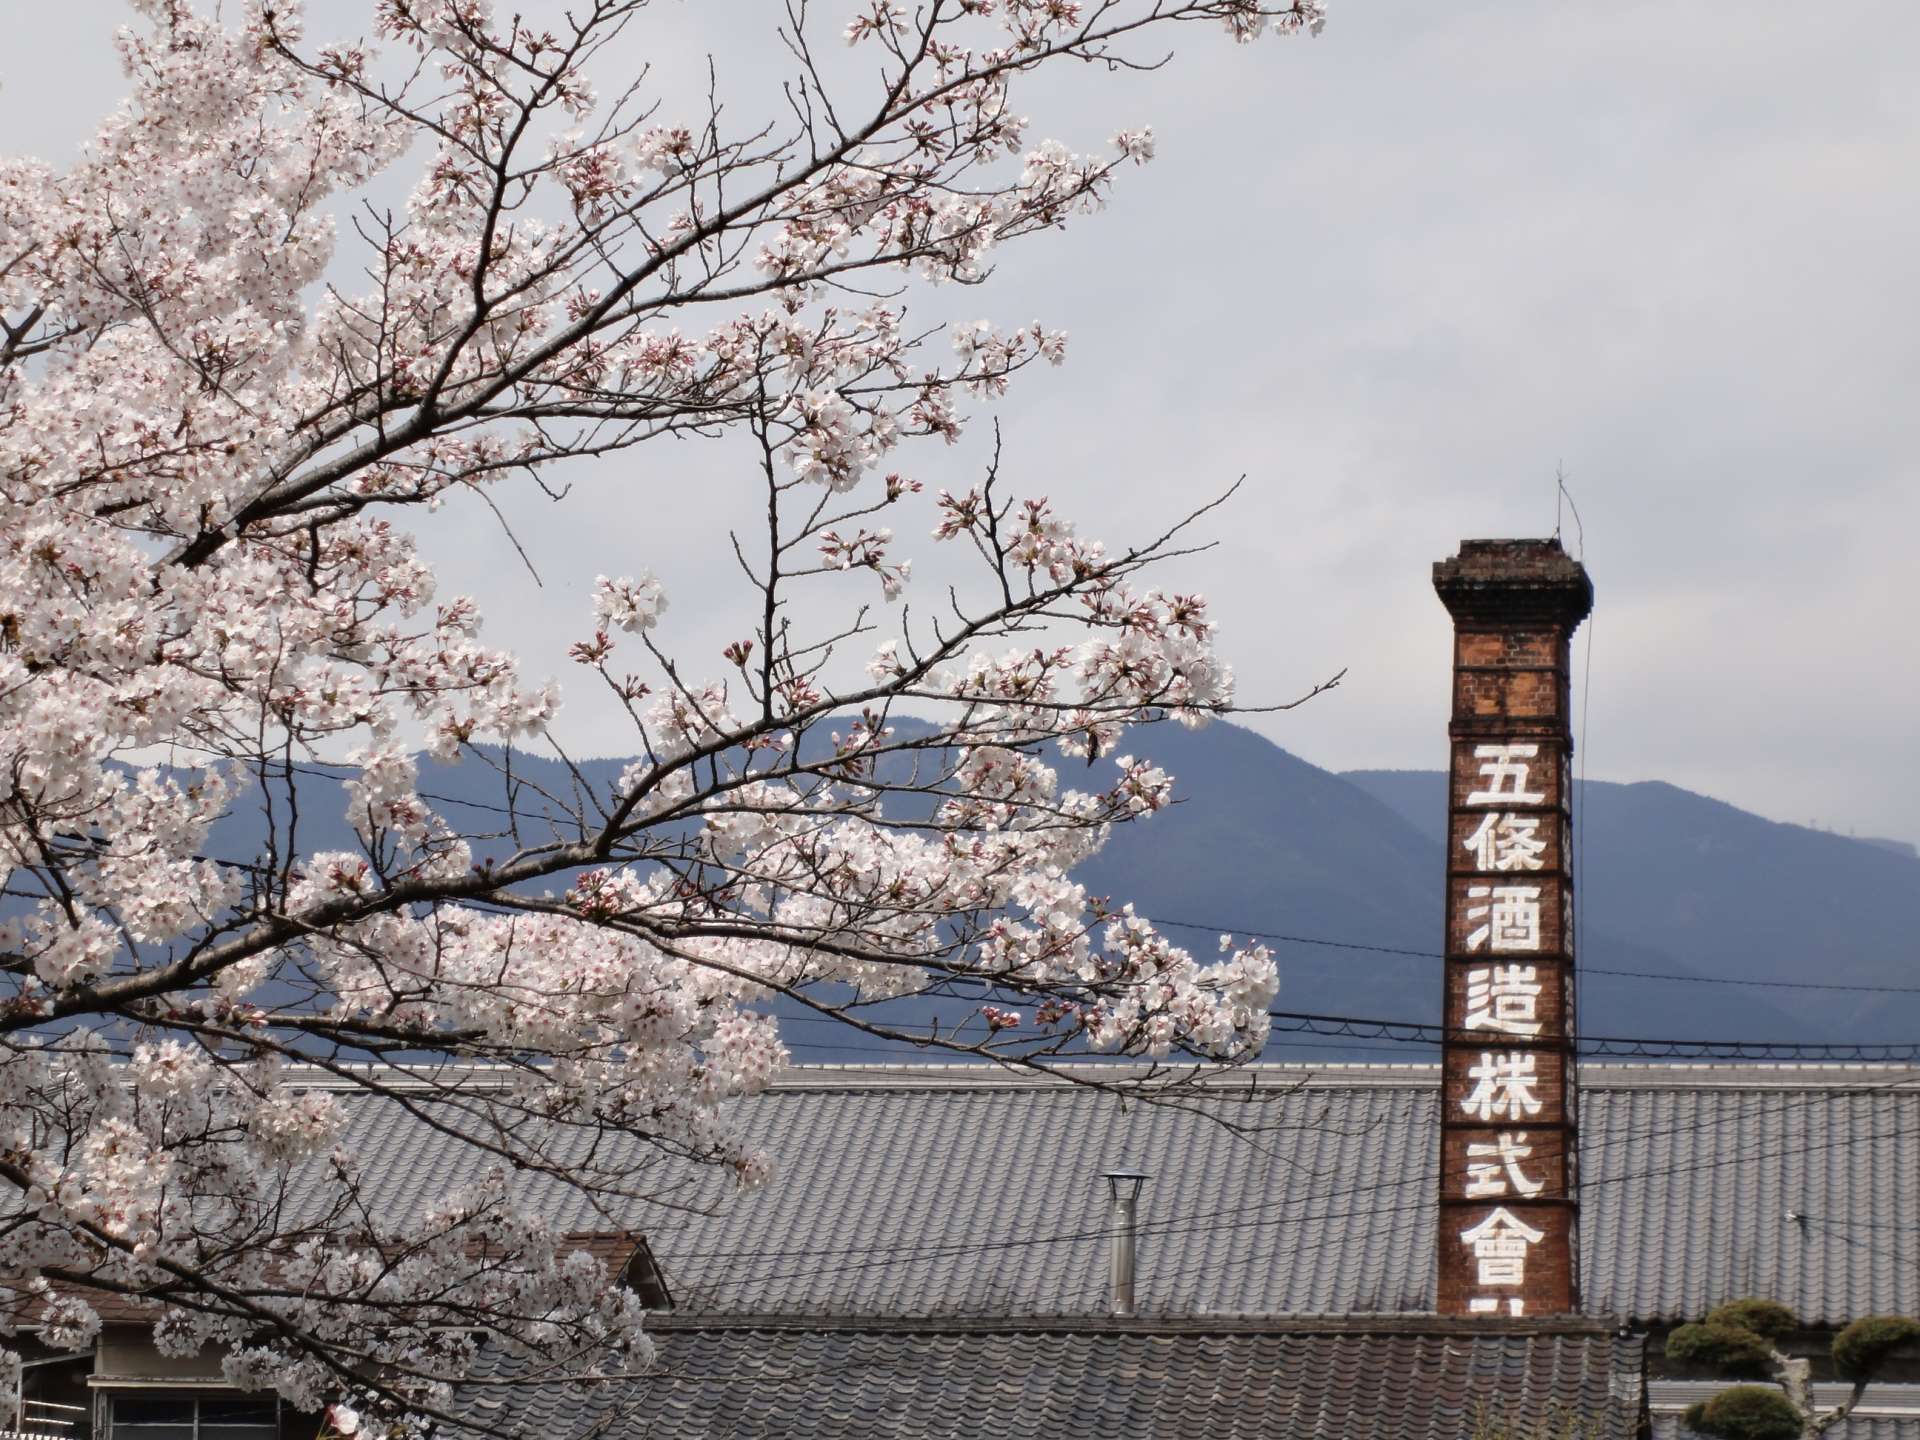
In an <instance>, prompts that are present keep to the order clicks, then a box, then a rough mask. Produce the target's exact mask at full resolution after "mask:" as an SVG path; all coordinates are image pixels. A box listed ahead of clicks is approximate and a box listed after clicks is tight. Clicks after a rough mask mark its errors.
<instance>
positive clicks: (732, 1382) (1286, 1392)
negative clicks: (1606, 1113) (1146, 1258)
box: [476, 1326, 1642, 1440]
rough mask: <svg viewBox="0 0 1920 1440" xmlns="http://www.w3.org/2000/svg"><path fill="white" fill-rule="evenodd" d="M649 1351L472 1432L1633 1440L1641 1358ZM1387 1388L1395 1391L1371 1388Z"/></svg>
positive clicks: (1194, 1334)
mask: <svg viewBox="0 0 1920 1440" xmlns="http://www.w3.org/2000/svg"><path fill="white" fill-rule="evenodd" d="M658 1339H659V1346H660V1351H659V1356H658V1361H657V1370H656V1373H655V1374H653V1375H651V1376H649V1377H648V1378H646V1379H642V1380H637V1381H634V1382H631V1383H626V1384H620V1385H616V1386H610V1387H608V1389H607V1390H605V1391H603V1392H601V1393H600V1394H599V1395H598V1396H597V1397H596V1398H595V1399H594V1400H593V1401H591V1402H589V1409H588V1411H587V1413H585V1414H583V1413H582V1410H581V1407H580V1405H579V1403H578V1401H577V1400H576V1399H575V1398H574V1396H573V1395H572V1394H571V1393H570V1392H566V1391H561V1390H557V1389H550V1390H546V1391H544V1392H542V1391H538V1390H535V1391H524V1390H522V1391H514V1392H509V1394H510V1397H511V1398H506V1399H503V1400H498V1401H494V1402H483V1408H482V1409H480V1410H477V1411H476V1417H477V1418H488V1419H510V1420H511V1421H512V1422H514V1423H515V1424H517V1425H518V1426H519V1427H520V1428H522V1429H523V1430H524V1431H525V1432H526V1433H532V1434H539V1433H552V1434H560V1433H565V1434H578V1433H581V1431H582V1430H583V1429H590V1430H592V1431H595V1432H600V1431H604V1432H605V1433H608V1434H612V1435H616V1436H618V1435H638V1434H644V1435H645V1436H647V1437H648V1440H719V1437H722V1436H724V1437H729V1440H753V1437H774V1436H779V1437H783V1440H788V1437H790V1440H894V1437H903V1440H962V1437H966V1440H972V1437H976V1436H982V1435H992V1436H995V1437H1004V1440H1152V1437H1165V1436H1172V1435H1207V1436H1210V1437H1218V1440H1255V1437H1261V1440H1269V1437H1271V1440H1320V1437H1325V1440H1352V1437H1361V1436H1369V1437H1371V1436H1382V1437H1386V1436H1391V1437H1394V1440H1461V1437H1462V1436H1465V1435H1467V1434H1469V1433H1470V1431H1471V1428H1472V1424H1473V1419H1474V1416H1475V1414H1476V1409H1477V1407H1481V1406H1493V1407H1499V1409H1500V1413H1503V1414H1504V1415H1506V1416H1507V1417H1508V1418H1511V1419H1515V1420H1524V1421H1529V1422H1531V1421H1534V1420H1544V1419H1547V1418H1549V1417H1550V1416H1552V1415H1554V1414H1556V1413H1560V1412H1562V1411H1565V1412H1571V1413H1573V1414H1576V1415H1579V1416H1581V1417H1583V1418H1585V1419H1589V1420H1591V1421H1593V1422H1595V1423H1596V1425H1597V1427H1598V1428H1597V1429H1595V1430H1594V1431H1593V1432H1592V1433H1593V1434H1594V1436H1595V1440H1630V1437H1632V1436H1634V1435H1635V1434H1636V1433H1637V1429H1636V1427H1637V1424H1638V1420H1639V1415H1640V1380H1641V1366H1642V1351H1641V1341H1639V1340H1638V1339H1634V1338H1619V1337H1615V1336H1612V1335H1609V1334H1607V1333H1605V1332H1604V1331H1597V1332H1595V1333H1588V1334H1531V1335H1529V1334H1490V1333H1479V1334H1472V1335H1467V1334H1463V1333H1461V1332H1460V1328H1459V1327H1458V1326H1455V1327H1453V1328H1452V1329H1451V1330H1448V1329H1446V1328H1444V1327H1440V1326H1429V1327H1428V1328H1427V1329H1426V1330H1425V1331H1424V1332H1416V1333H1399V1334H1396V1333H1351V1332H1348V1333H1330V1334H1329V1333H1318V1334H1316V1333H1300V1332H1297V1331H1296V1332H1293V1333H1274V1332H1271V1331H1268V1332H1259V1333H1231V1332H1228V1333H1204V1332H1200V1331H1195V1330H1187V1329H1183V1330H1172V1331H1166V1332H1162V1333H1148V1332H1143V1331H1131V1332H1128V1331H1121V1332H1112V1331H1107V1332H1101V1331H1098V1330H1082V1331H1071V1330H1067V1331H1063V1330H1059V1329H1052V1330H1046V1331H1039V1332H1032V1331H1024V1330H1018V1329H984V1330H983V1329H972V1330H966V1329H945V1330H942V1329H939V1328H932V1329H906V1330H902V1329H873V1328H854V1327H845V1328H836V1327H828V1328H821V1329H799V1330H761V1329H749V1328H720V1329H704V1330H682V1329H672V1330H669V1331H667V1332H666V1333H664V1334H662V1335H661V1336H659V1337H658ZM1388 1375H1390V1376H1392V1377H1394V1380H1395V1383H1393V1384H1390V1385H1383V1384H1381V1383H1380V1378H1381V1377H1382V1376H1388ZM503 1409H505V1410H506V1411H508V1413H506V1414H502V1410H503ZM561 1427H564V1429H562V1428H561ZM1527 1433H1532V1432H1531V1431H1528V1432H1527ZM1581 1433H1582V1434H1583V1435H1585V1434H1587V1433H1588V1432H1587V1431H1584V1430H1583V1431H1582V1432H1581Z"/></svg>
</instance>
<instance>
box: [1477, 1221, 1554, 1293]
mask: <svg viewBox="0 0 1920 1440" xmlns="http://www.w3.org/2000/svg"><path fill="white" fill-rule="evenodd" d="M1542 1238H1543V1237H1542V1235H1541V1232H1540V1231H1538V1230H1536V1229H1534V1228H1533V1227H1532V1226H1531V1225H1529V1224H1527V1222H1526V1221H1524V1220H1522V1219H1520V1218H1519V1217H1518V1216H1517V1215H1515V1214H1514V1213H1513V1212H1512V1211H1511V1210H1508V1209H1507V1208H1506V1207H1505V1206H1504V1205H1502V1206H1499V1207H1498V1208H1496V1209H1495V1210H1494V1212H1493V1213H1492V1214H1491V1215H1489V1216H1487V1218H1486V1219H1484V1220H1482V1221H1481V1222H1480V1223H1479V1224H1478V1225H1474V1226H1472V1227H1470V1228H1468V1229H1465V1230H1462V1231H1461V1232H1460V1240H1461V1243H1462V1244H1465V1245H1471V1246H1472V1247H1473V1257H1474V1259H1475V1260H1477V1261H1478V1262H1479V1282H1480V1284H1482V1285H1519V1284H1522V1283H1524V1282H1525V1280H1526V1278H1527V1251H1528V1249H1529V1248H1530V1247H1532V1246H1534V1245H1537V1244H1539V1243H1540V1241H1541V1239H1542Z"/></svg>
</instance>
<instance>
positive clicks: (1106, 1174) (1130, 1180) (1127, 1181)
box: [1100, 1170, 1153, 1200]
mask: <svg viewBox="0 0 1920 1440" xmlns="http://www.w3.org/2000/svg"><path fill="white" fill-rule="evenodd" d="M1100 1178H1101V1179H1102V1180H1104V1181H1106V1182H1107V1193H1108V1194H1110V1195H1112V1196H1113V1198H1114V1199H1116V1200H1118V1199H1121V1198H1122V1196H1121V1193H1120V1191H1121V1187H1122V1186H1126V1187H1128V1188H1127V1192H1126V1195H1125V1198H1126V1199H1128V1200H1135V1199H1138V1198H1139V1196H1140V1187H1141V1186H1142V1185H1145V1184H1146V1183H1147V1181H1149V1180H1151V1179H1152V1178H1153V1176H1151V1175H1149V1174H1148V1173H1147V1172H1146V1171H1144V1170H1102V1171H1101V1172H1100Z"/></svg>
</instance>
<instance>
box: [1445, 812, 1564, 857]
mask: <svg viewBox="0 0 1920 1440" xmlns="http://www.w3.org/2000/svg"><path fill="white" fill-rule="evenodd" d="M1460 848H1461V849H1462V850H1465V851H1467V852H1468V853H1469V854H1471V855H1472V856H1473V863H1474V867H1475V868H1476V869H1480V870H1540V869H1544V868H1545V866H1546V862H1545V861H1544V860H1542V859H1541V858H1540V856H1541V854H1542V853H1543V852H1544V851H1545V850H1546V848H1547V842H1546V841H1544V840H1542V839H1541V838H1540V817H1539V816H1538V815H1514V814H1511V813H1510V812H1508V811H1505V810H1497V811H1494V812H1493V813H1492V814H1489V815H1485V816H1482V817H1481V820H1480V828H1479V829H1477V830H1475V831H1474V832H1473V834H1471V835H1469V836H1468V837H1467V838H1466V839H1465V840H1463V841H1461V842H1460Z"/></svg>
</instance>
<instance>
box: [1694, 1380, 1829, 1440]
mask: <svg viewBox="0 0 1920 1440" xmlns="http://www.w3.org/2000/svg"><path fill="white" fill-rule="evenodd" d="M1686 1422H1687V1428H1688V1429H1689V1430H1692V1431H1694V1432H1696V1433H1697V1434H1701V1435H1712V1436H1716V1437H1718V1440H1800V1432H1801V1422H1800V1412H1799V1411H1797V1410H1795V1409H1794V1408H1793V1406H1792V1404H1791V1403H1790V1402H1789V1401H1788V1400H1787V1397H1786V1396H1784V1395H1782V1394H1781V1393H1780V1392H1779V1391H1778V1390H1774V1389H1771V1388H1769V1387H1768V1386H1765V1385H1735V1386H1734V1387H1733V1388H1732V1389H1730V1390H1722V1391H1721V1392H1720V1393H1719V1394H1718V1395H1716V1396H1714V1397H1713V1398H1712V1399H1711V1400H1706V1401H1702V1402H1700V1403H1699V1404H1697V1405H1689V1406H1688V1407H1687V1413H1686Z"/></svg>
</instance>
